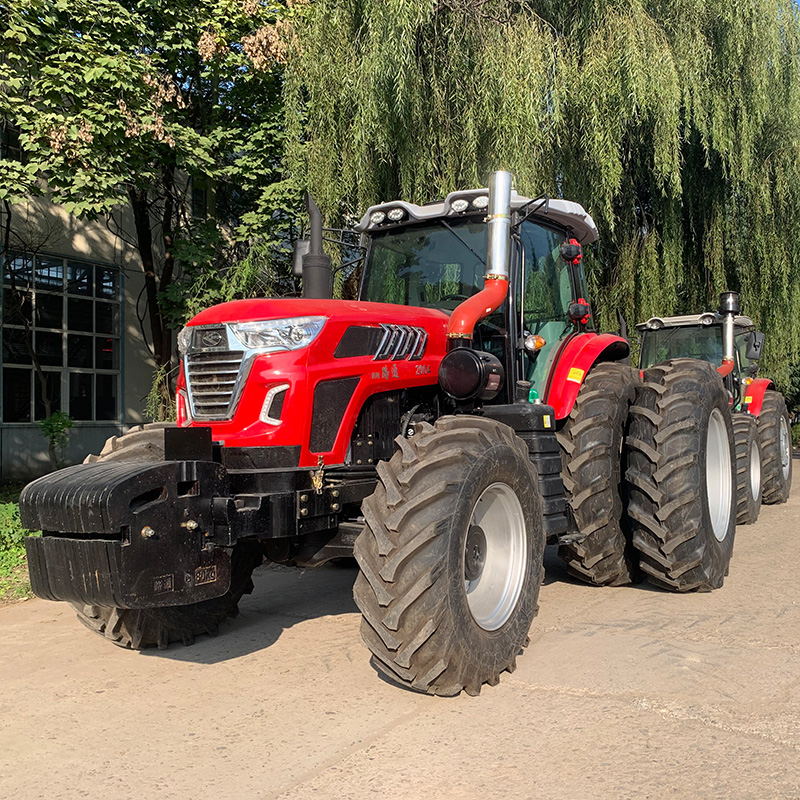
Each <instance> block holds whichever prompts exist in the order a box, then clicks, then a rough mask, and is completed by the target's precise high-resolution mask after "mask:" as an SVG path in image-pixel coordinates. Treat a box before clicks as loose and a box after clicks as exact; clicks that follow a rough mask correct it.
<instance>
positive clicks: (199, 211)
mask: <svg viewBox="0 0 800 800" xmlns="http://www.w3.org/2000/svg"><path fill="white" fill-rule="evenodd" d="M191 189H192V194H191V197H192V216H193V217H194V218H195V219H205V218H206V217H207V216H208V189H206V188H205V187H204V186H201V185H199V184H198V182H197V181H195V180H192V182H191Z"/></svg>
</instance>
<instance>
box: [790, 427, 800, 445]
mask: <svg viewBox="0 0 800 800" xmlns="http://www.w3.org/2000/svg"><path fill="white" fill-rule="evenodd" d="M792 447H800V424H797V425H792Z"/></svg>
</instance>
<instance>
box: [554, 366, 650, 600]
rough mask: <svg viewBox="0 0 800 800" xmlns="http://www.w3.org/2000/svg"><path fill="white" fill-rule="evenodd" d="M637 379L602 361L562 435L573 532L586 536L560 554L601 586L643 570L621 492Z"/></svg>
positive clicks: (624, 580)
mask: <svg viewBox="0 0 800 800" xmlns="http://www.w3.org/2000/svg"><path fill="white" fill-rule="evenodd" d="M637 383H638V381H637V379H636V373H635V372H634V371H633V370H632V369H631V368H630V367H628V366H625V365H624V364H611V363H609V364H606V363H603V364H598V365H597V366H596V367H594V368H593V369H592V370H591V372H589V374H588V375H587V376H586V380H585V381H584V382H583V386H581V389H580V392H579V393H578V397H577V399H576V400H575V405H574V406H573V408H572V411H571V412H570V415H569V417H568V418H567V420H566V422H565V424H564V427H563V428H562V429H561V431H560V432H559V434H558V443H559V445H560V446H561V460H562V464H563V469H562V471H561V476H562V478H563V480H564V488H565V490H566V493H567V504H568V506H569V509H570V513H569V514H568V519H569V526H570V528H569V531H568V532H569V533H570V534H572V535H573V536H575V537H581V538H580V539H579V540H577V541H576V542H575V543H574V544H566V545H562V546H561V547H559V549H558V554H559V556H561V558H562V559H564V561H565V562H566V564H567V568H568V570H569V572H570V573H571V574H572V575H574V576H575V577H576V578H580V579H581V580H583V581H586V582H587V583H592V584H594V585H596V586H622V585H624V584H626V583H631V582H632V581H633V580H635V578H636V576H637V572H638V570H637V566H638V558H637V556H636V553H635V551H634V550H633V548H632V547H631V545H630V542H629V538H628V536H627V535H626V530H625V521H624V519H623V503H622V493H621V487H622V458H621V451H622V441H623V436H624V432H625V427H626V423H627V420H628V410H629V408H630V406H631V404H632V403H633V400H634V397H635V396H636V384H637Z"/></svg>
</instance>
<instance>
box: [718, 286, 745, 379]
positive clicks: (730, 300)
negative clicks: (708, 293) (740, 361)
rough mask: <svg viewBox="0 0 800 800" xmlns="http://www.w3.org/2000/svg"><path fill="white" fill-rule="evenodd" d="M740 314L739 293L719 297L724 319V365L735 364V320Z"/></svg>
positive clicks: (724, 294) (729, 293)
mask: <svg viewBox="0 0 800 800" xmlns="http://www.w3.org/2000/svg"><path fill="white" fill-rule="evenodd" d="M739 312H740V305H739V292H723V293H722V294H721V295H720V296H719V312H718V313H719V315H720V316H721V317H722V363H723V364H724V363H725V362H731V363H732V362H733V360H734V350H735V348H736V343H735V341H736V340H735V330H736V329H735V326H734V320H735V319H736V316H737V314H739Z"/></svg>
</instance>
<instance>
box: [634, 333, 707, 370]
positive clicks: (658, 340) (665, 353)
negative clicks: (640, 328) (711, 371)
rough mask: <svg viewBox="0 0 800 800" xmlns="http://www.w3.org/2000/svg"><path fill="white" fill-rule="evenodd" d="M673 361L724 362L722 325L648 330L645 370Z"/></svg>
mask: <svg viewBox="0 0 800 800" xmlns="http://www.w3.org/2000/svg"><path fill="white" fill-rule="evenodd" d="M671 358H696V359H698V360H699V361H708V362H709V363H711V364H721V363H722V326H720V325H703V326H699V325H689V326H686V327H679V328H659V329H658V330H648V331H645V333H644V336H643V337H642V356H641V368H642V369H647V368H648V367H652V366H653V365H654V364H661V363H662V362H663V361H668V360H669V359H671Z"/></svg>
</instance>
